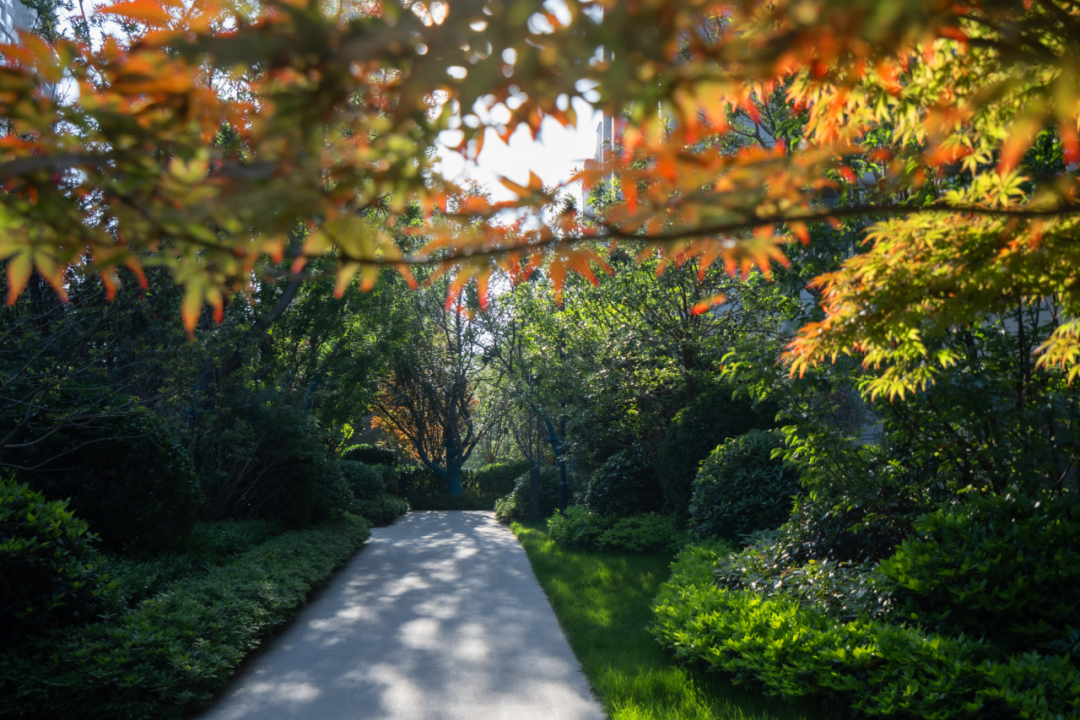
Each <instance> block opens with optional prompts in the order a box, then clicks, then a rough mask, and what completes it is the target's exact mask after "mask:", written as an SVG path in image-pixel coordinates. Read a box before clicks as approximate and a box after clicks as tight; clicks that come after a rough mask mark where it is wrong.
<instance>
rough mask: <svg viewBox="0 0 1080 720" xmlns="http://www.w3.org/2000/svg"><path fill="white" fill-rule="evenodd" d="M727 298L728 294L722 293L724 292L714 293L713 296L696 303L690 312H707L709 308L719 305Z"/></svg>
mask: <svg viewBox="0 0 1080 720" xmlns="http://www.w3.org/2000/svg"><path fill="white" fill-rule="evenodd" d="M725 300H727V296H726V295H722V294H721V295H713V296H712V297H711V298H708V299H707V300H702V301H701V302H699V303H696V304H695V305H694V307H692V308H690V314H691V315H700V314H702V313H703V312H705V311H706V310H708V309H709V308H711V307H713V306H714V305H719V304H720V303H722V302H724V301H725Z"/></svg>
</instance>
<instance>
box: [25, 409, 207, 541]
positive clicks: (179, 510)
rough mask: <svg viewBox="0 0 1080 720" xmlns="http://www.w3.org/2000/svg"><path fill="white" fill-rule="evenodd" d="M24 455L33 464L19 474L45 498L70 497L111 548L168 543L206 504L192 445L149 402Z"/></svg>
mask: <svg viewBox="0 0 1080 720" xmlns="http://www.w3.org/2000/svg"><path fill="white" fill-rule="evenodd" d="M22 458H23V462H27V463H28V464H30V465H32V466H33V467H34V470H24V471H20V472H18V477H19V478H20V479H24V480H26V481H28V482H29V483H30V484H31V486H32V487H34V488H36V489H38V490H41V491H42V492H43V493H44V494H45V495H46V496H47V497H50V498H71V508H72V510H74V511H75V513H76V514H77V515H78V516H79V517H80V518H82V519H84V520H86V521H87V522H89V523H90V527H91V528H92V529H93V531H94V533H95V534H96V535H98V536H100V537H101V540H102V542H103V543H104V544H105V545H106V546H107V547H110V548H115V549H122V548H125V547H127V548H132V547H138V548H141V549H147V548H154V547H162V546H164V545H167V544H168V543H169V542H171V541H172V540H174V539H175V538H181V537H184V536H185V535H187V534H188V533H189V532H191V529H192V527H194V525H195V520H196V518H197V517H198V513H199V510H200V509H201V507H202V504H203V493H202V488H201V487H200V485H199V478H198V476H197V475H196V473H195V467H194V464H193V463H192V461H191V456H190V454H189V453H188V451H187V449H186V448H185V447H183V445H182V443H181V441H180V438H179V437H178V436H177V434H176V433H175V432H174V431H173V430H171V429H170V428H168V427H165V426H163V424H162V422H161V420H160V419H157V418H155V417H154V416H153V414H152V413H150V412H148V411H146V409H145V408H137V409H136V410H135V411H133V412H132V413H131V414H130V415H125V416H121V417H118V418H112V419H109V420H106V421H104V422H101V423H99V424H97V425H96V426H94V427H91V428H89V429H83V428H79V427H75V428H70V429H64V430H61V431H59V432H57V433H55V434H53V435H51V436H50V437H49V438H48V439H47V440H46V441H44V442H43V443H41V444H40V445H39V446H38V447H36V448H34V449H33V451H32V452H31V453H24V454H23V455H22ZM38 458H40V462H34V459H38Z"/></svg>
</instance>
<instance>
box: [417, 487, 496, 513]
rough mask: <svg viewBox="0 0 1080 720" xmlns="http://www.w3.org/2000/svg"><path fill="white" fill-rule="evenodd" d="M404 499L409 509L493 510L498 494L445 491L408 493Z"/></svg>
mask: <svg viewBox="0 0 1080 720" xmlns="http://www.w3.org/2000/svg"><path fill="white" fill-rule="evenodd" d="M406 500H407V501H408V503H409V509H410V510H494V509H495V504H496V503H497V502H498V501H499V496H498V495H496V494H495V493H487V494H479V493H475V492H470V491H468V490H467V491H465V492H464V493H463V494H462V495H447V494H446V493H445V492H442V493H425V494H423V495H409V496H408V497H407V498H406Z"/></svg>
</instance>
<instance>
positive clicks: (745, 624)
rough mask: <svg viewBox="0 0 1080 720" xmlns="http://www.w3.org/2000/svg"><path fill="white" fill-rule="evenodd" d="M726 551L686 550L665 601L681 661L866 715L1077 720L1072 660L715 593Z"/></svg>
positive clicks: (662, 619) (664, 626) (661, 615)
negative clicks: (825, 698)
mask: <svg viewBox="0 0 1080 720" xmlns="http://www.w3.org/2000/svg"><path fill="white" fill-rule="evenodd" d="M723 554H725V552H724V550H722V549H720V548H716V547H713V548H709V547H704V548H703V547H690V548H687V549H686V550H684V551H683V552H682V553H680V555H679V557H678V558H677V560H676V562H675V563H674V564H673V568H672V569H673V572H672V578H671V580H670V581H669V582H667V583H666V584H665V585H664V586H663V587H662V588H661V591H660V594H659V595H658V596H657V604H656V606H655V607H654V617H655V623H654V625H653V626H652V627H651V628H650V630H651V632H652V633H653V634H654V635H655V636H656V637H657V639H658V640H659V641H660V642H661V643H662V644H664V645H665V646H666V647H668V648H670V649H671V650H672V651H674V653H675V655H676V656H677V657H679V658H680V659H684V660H700V661H704V662H705V663H707V664H708V665H709V666H711V667H712V668H713V669H717V670H722V671H725V672H726V673H729V674H730V676H731V677H732V678H733V679H734V680H735V681H736V682H747V681H752V682H760V683H762V684H763V685H764V686H765V687H766V689H767V690H768V691H769V692H771V693H773V694H777V695H782V696H785V697H798V696H807V695H829V696H833V697H834V698H837V699H841V700H843V701H844V702H845V703H847V704H850V705H851V706H852V707H853V708H854V709H856V710H857V711H859V712H862V713H865V714H867V715H897V716H901V717H909V718H925V720H947V719H951V718H975V717H978V718H1028V719H1030V720H1044V719H1045V720H1051V719H1053V720H1075V719H1077V718H1080V671H1078V670H1077V669H1076V668H1075V667H1074V666H1073V665H1072V663H1071V662H1070V660H1069V658H1068V657H1067V656H1052V655H1041V654H1039V653H1035V652H1031V653H1022V654H1021V653H1018V654H1013V655H1007V654H1006V655H1002V654H1001V653H1000V651H999V649H998V648H997V647H996V646H994V645H992V644H990V643H988V642H986V641H984V640H981V639H973V638H969V637H965V636H963V635H959V636H944V635H939V634H936V633H927V632H924V631H922V630H920V629H917V628H907V627H901V626H895V625H887V624H884V623H881V622H876V621H869V620H858V621H854V622H847V623H844V622H840V621H837V620H835V619H833V618H830V617H828V616H827V615H825V614H823V613H818V612H814V611H812V610H808V609H806V608H802V607H800V605H799V603H798V601H797V600H794V599H792V598H789V597H786V596H778V597H773V598H763V597H761V596H760V595H758V594H757V593H755V592H752V591H746V590H731V589H728V588H722V587H718V586H716V585H714V584H713V582H712V580H713V566H714V565H716V563H717V561H718V560H719V559H720V558H721V556H722V555H723Z"/></svg>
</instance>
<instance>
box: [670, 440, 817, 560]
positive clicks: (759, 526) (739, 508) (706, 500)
mask: <svg viewBox="0 0 1080 720" xmlns="http://www.w3.org/2000/svg"><path fill="white" fill-rule="evenodd" d="M782 444H783V443H782V439H781V436H780V435H779V433H775V432H764V431H760V430H752V431H750V432H748V433H746V434H745V435H740V436H739V437H734V438H731V439H730V440H727V441H726V442H724V443H723V444H721V445H719V446H717V448H716V449H715V450H713V451H712V453H711V454H710V455H709V457H708V458H706V459H705V461H704V462H703V463H702V464H701V468H700V469H699V470H698V473H697V477H696V478H695V480H694V496H693V498H692V499H691V501H690V518H691V521H690V522H691V525H692V527H693V530H694V533H695V534H696V535H697V536H698V537H699V538H708V537H713V536H715V537H721V538H725V539H728V540H737V539H740V538H742V537H743V536H745V535H748V534H749V533H752V532H756V531H758V530H769V529H772V528H775V527H778V526H779V525H780V524H782V523H783V522H784V521H785V520H787V519H788V517H789V516H790V515H791V507H792V505H793V503H794V497H795V495H797V494H798V493H799V491H800V487H799V476H798V475H797V474H796V473H795V472H794V470H793V469H792V468H790V467H788V466H785V464H784V462H783V460H782V459H780V458H774V457H773V455H774V451H777V450H779V449H780V447H781V446H782Z"/></svg>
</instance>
